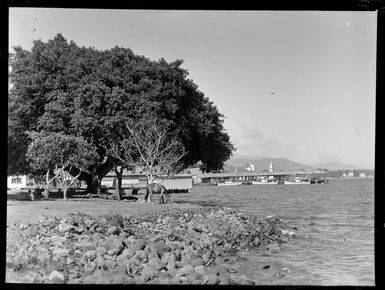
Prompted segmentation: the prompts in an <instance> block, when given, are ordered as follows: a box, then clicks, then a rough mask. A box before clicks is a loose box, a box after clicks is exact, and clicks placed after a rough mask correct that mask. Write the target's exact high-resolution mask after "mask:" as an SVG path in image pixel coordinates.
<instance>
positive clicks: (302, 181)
mask: <svg viewBox="0 0 385 290" xmlns="http://www.w3.org/2000/svg"><path fill="white" fill-rule="evenodd" d="M284 184H310V180H309V179H301V178H295V179H289V180H285V183H284Z"/></svg>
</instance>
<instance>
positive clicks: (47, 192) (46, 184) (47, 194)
mask: <svg viewBox="0 0 385 290" xmlns="http://www.w3.org/2000/svg"><path fill="white" fill-rule="evenodd" d="M43 197H44V199H48V198H49V170H47V174H46V180H45V189H44V194H43Z"/></svg>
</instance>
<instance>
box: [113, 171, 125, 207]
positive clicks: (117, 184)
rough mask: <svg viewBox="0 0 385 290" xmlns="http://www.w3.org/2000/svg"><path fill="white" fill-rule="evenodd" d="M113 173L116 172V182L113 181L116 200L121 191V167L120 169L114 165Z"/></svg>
mask: <svg viewBox="0 0 385 290" xmlns="http://www.w3.org/2000/svg"><path fill="white" fill-rule="evenodd" d="M114 169H115V174H116V182H115V195H116V198H117V199H118V200H120V195H121V193H122V177H123V167H120V170H118V167H117V166H115V168H114Z"/></svg>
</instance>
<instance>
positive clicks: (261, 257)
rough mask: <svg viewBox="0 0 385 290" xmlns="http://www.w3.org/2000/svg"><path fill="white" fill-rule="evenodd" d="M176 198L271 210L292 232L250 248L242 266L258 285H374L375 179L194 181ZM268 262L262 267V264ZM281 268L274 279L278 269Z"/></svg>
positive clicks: (256, 210)
mask: <svg viewBox="0 0 385 290" xmlns="http://www.w3.org/2000/svg"><path fill="white" fill-rule="evenodd" d="M173 199H174V200H175V201H179V202H183V201H186V202H187V201H188V202H194V203H198V204H202V205H205V204H206V205H219V206H226V207H232V208H237V209H238V210H241V211H244V212H248V213H254V214H256V215H258V216H267V215H275V216H276V217H278V218H280V219H282V220H283V221H285V222H287V223H288V224H289V225H292V226H297V227H298V230H297V231H296V236H295V237H293V238H292V239H291V240H290V241H289V242H288V243H286V244H283V248H282V249H280V248H279V247H276V248H273V249H270V250H269V251H268V252H267V253H262V252H261V251H254V252H252V253H250V255H248V261H247V264H246V265H245V266H244V268H242V269H240V271H243V272H244V274H246V275H249V277H253V278H257V279H258V281H260V283H261V284H270V285H271V284H281V285H282V284H297V285H298V284H300V285H309V284H311V285H374V180H373V179H365V178H362V179H361V178H354V179H332V180H330V182H329V184H309V185H303V184H302V185H244V186H219V187H218V186H197V187H194V188H193V190H192V192H190V193H187V194H174V195H173ZM266 264H269V265H270V269H268V270H260V266H261V265H266ZM280 272H281V273H284V274H285V275H284V276H283V275H282V276H283V277H282V278H277V277H275V275H276V274H277V273H280Z"/></svg>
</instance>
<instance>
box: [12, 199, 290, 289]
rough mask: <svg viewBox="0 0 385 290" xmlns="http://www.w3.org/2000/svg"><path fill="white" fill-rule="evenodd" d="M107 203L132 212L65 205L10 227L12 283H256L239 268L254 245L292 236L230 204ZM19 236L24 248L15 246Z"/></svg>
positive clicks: (263, 245)
mask: <svg viewBox="0 0 385 290" xmlns="http://www.w3.org/2000/svg"><path fill="white" fill-rule="evenodd" d="M48 202H49V201H44V202H43V203H44V204H47V203H48ZM56 202H57V201H55V207H57V208H59V206H60V204H57V203H56ZM99 202H100V201H99ZM63 203H67V204H68V203H71V202H65V201H63ZM88 203H89V201H87V204H88ZM108 203H110V205H117V204H124V205H125V206H126V205H130V206H129V209H130V210H129V211H128V210H127V206H126V215H125V216H123V215H120V214H119V213H117V212H119V211H120V210H122V208H120V207H117V208H116V210H115V212H114V213H109V214H107V215H103V214H100V212H99V214H95V211H94V212H93V213H94V214H93V215H88V214H86V213H77V214H73V213H72V214H64V210H61V211H59V212H58V214H57V216H56V215H55V216H56V217H53V216H51V217H47V216H46V217H39V218H37V219H28V223H25V222H24V223H20V224H18V225H9V226H8V229H7V232H8V233H7V271H6V273H7V279H6V281H7V282H24V283H31V282H37V283H79V284H82V283H86V284H88V283H97V284H99V283H100V284H101V283H113V284H125V283H127V284H147V283H149V284H225V285H233V284H235V285H239V284H240V285H255V284H258V281H254V280H253V278H254V277H247V276H246V275H244V274H242V273H238V271H237V270H236V269H237V265H238V266H239V265H241V264H242V263H243V262H244V261H246V260H247V252H248V251H249V250H250V249H260V250H263V249H264V248H266V246H267V245H271V244H278V245H280V244H281V243H285V242H287V241H288V240H289V235H288V233H289V231H288V230H285V224H283V223H282V222H281V221H280V220H279V219H276V218H272V217H270V218H267V217H265V218H260V217H256V216H251V215H247V214H244V213H242V212H239V211H236V210H233V209H230V208H221V207H201V206H193V205H186V204H183V205H182V204H175V206H172V204H171V206H170V207H165V205H157V204H154V205H151V204H145V203H138V202H135V203H131V202H116V201H108ZM111 203H112V204H111ZM74 204H75V202H74ZM79 205H80V204H79ZM93 205H96V204H93ZM13 206H15V205H13ZM82 206H83V205H82ZM99 206H100V204H99ZM10 207H12V205H11V206H10ZM134 207H136V208H137V211H134V210H132V209H133V208H134ZM159 207H162V208H159ZM77 208H80V207H77ZM146 208H147V212H146V213H145V212H144V211H145V209H146ZM92 210H93V209H92V203H91V206H90V208H89V209H88V211H91V212H92ZM101 212H102V211H101ZM43 214H44V213H43ZM61 214H64V217H63V216H62V215H61ZM35 215H36V214H35ZM22 216H23V215H22ZM30 216H33V214H31V215H30ZM59 216H60V218H59ZM13 221H17V222H18V221H19V220H17V219H13ZM24 221H25V220H24ZM285 231H286V232H285ZM16 240H17V241H18V245H19V246H17V245H14V244H13V243H12V241H16ZM21 241H23V242H21ZM20 245H21V246H20ZM31 249H37V250H32V252H31ZM13 252H16V253H18V254H17V255H13V254H12V253H13ZM44 257H45V258H44ZM49 257H51V258H49ZM52 257H53V258H52ZM31 259H32V261H35V260H37V261H38V262H36V261H35V262H36V263H31ZM107 273H110V274H109V275H110V276H108V275H107ZM111 273H112V274H111ZM281 275H284V274H281ZM107 276H108V277H109V278H108V277H107ZM277 278H279V277H278V276H277Z"/></svg>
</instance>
